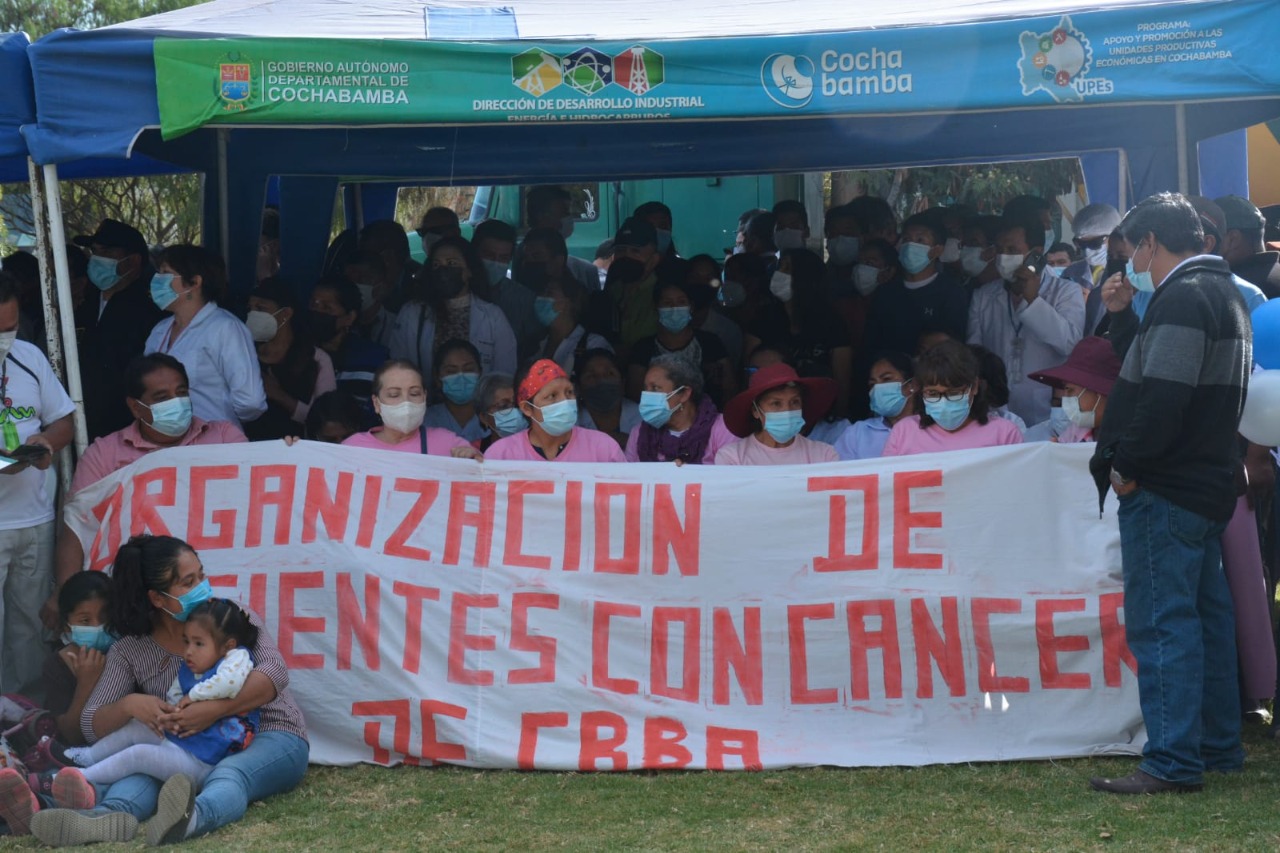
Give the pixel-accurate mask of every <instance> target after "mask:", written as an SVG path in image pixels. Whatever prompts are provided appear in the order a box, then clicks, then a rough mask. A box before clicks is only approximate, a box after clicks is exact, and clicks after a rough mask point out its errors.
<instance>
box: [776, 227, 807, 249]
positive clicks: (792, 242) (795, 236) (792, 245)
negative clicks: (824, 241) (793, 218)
mask: <svg viewBox="0 0 1280 853" xmlns="http://www.w3.org/2000/svg"><path fill="white" fill-rule="evenodd" d="M773 245H775V246H777V247H778V251H780V252H785V251H786V250H787V249H803V248H804V232H803V231H801V230H800V229H799V228H777V229H775V230H774V232H773Z"/></svg>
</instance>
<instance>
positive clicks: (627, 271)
mask: <svg viewBox="0 0 1280 853" xmlns="http://www.w3.org/2000/svg"><path fill="white" fill-rule="evenodd" d="M608 278H609V279H611V280H613V281H621V282H631V281H639V280H640V279H642V278H644V262H643V261H637V260H636V259H635V258H614V259H613V263H611V264H609V275H608Z"/></svg>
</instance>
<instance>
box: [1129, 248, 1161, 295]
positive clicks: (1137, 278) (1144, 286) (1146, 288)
mask: <svg viewBox="0 0 1280 853" xmlns="http://www.w3.org/2000/svg"><path fill="white" fill-rule="evenodd" d="M1155 261H1156V256H1155V254H1154V253H1153V254H1152V255H1151V263H1149V264H1147V268H1146V270H1145V271H1143V272H1138V271H1137V270H1135V269H1134V268H1133V258H1130V259H1129V260H1128V261H1127V262H1125V265H1124V275H1125V278H1127V279H1129V283H1130V284H1132V285H1133V286H1134V288H1135V289H1136V290H1141V291H1142V292H1143V293H1151V292H1153V291H1154V290H1155V289H1156V283H1155V281H1154V280H1153V279H1152V278H1151V264H1153V263H1155Z"/></svg>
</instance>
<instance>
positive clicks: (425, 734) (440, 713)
mask: <svg viewBox="0 0 1280 853" xmlns="http://www.w3.org/2000/svg"><path fill="white" fill-rule="evenodd" d="M436 717H449V718H450V719H454V720H465V719H466V718H467V709H466V708H463V707H462V706H461V705H450V704H449V703H448V702H441V701H439V700H436V699H423V700H422V757H423V758H426V759H429V760H431V761H466V760H467V748H466V747H465V746H463V745H462V744H460V743H451V742H449V741H442V740H440V735H439V732H438V728H437V725H436Z"/></svg>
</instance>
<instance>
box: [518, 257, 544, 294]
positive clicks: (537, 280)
mask: <svg viewBox="0 0 1280 853" xmlns="http://www.w3.org/2000/svg"><path fill="white" fill-rule="evenodd" d="M516 278H518V279H519V280H520V283H521V284H523V285H525V286H526V287H529V288H532V289H533V290H542V288H544V287H546V286H547V278H548V276H547V265H546V264H544V263H542V262H540V261H525V262H524V263H522V264H521V265H520V269H519V270H518V271H517V275H516Z"/></svg>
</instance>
